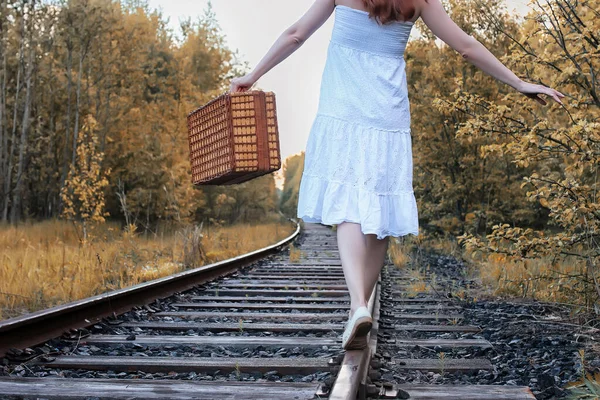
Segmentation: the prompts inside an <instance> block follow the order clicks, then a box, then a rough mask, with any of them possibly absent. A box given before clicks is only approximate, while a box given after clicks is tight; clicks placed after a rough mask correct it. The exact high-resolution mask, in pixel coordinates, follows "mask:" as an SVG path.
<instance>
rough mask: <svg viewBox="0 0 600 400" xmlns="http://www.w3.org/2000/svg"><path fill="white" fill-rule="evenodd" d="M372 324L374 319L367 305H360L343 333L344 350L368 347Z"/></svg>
mask: <svg viewBox="0 0 600 400" xmlns="http://www.w3.org/2000/svg"><path fill="white" fill-rule="evenodd" d="M372 326H373V319H372V317H371V313H370V312H369V310H368V309H367V307H364V306H361V307H358V308H357V309H356V311H355V312H354V313H353V315H352V317H351V318H350V319H349V320H348V322H347V324H346V329H345V330H344V334H343V335H342V347H343V348H344V350H362V349H364V348H365V347H367V335H368V334H369V332H370V331H371V327H372Z"/></svg>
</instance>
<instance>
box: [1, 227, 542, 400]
mask: <svg viewBox="0 0 600 400" xmlns="http://www.w3.org/2000/svg"><path fill="white" fill-rule="evenodd" d="M293 241H295V245H296V246H295V247H296V249H297V250H294V253H293V254H291V253H290V249H289V247H288V245H289V244H290V243H291V242H293ZM298 250H299V251H300V254H296V252H297V251H298ZM386 268H387V267H386ZM385 271H386V273H387V271H388V269H386V270H385ZM394 273H395V274H396V276H394V280H395V282H396V284H392V285H390V284H389V282H388V280H387V275H386V274H384V275H386V276H384V277H385V278H386V281H385V282H384V281H381V280H380V282H379V283H378V285H377V286H376V288H375V290H374V292H373V293H372V295H371V298H370V299H369V308H370V309H371V312H372V314H373V317H374V326H373V329H372V331H371V334H370V337H369V346H368V347H367V348H366V349H365V350H361V351H348V352H344V351H343V350H342V348H341V334H342V332H343V329H344V323H345V322H346V320H347V316H348V308H349V297H348V293H347V289H346V285H345V281H344V276H343V271H342V267H341V264H340V261H339V253H338V250H337V240H336V236H335V232H333V231H331V230H330V229H329V228H328V227H326V226H323V225H317V224H306V226H305V230H304V231H303V232H302V235H300V232H299V227H298V229H297V230H296V232H295V233H294V234H293V235H291V236H290V237H288V238H286V239H284V240H282V241H281V242H279V243H277V244H275V245H273V246H270V247H268V248H265V249H261V250H258V251H256V252H253V253H250V254H249V255H245V256H241V257H237V258H236V259H232V260H227V261H223V262H220V263H216V264H212V265H209V266H206V267H202V268H198V269H196V270H191V271H186V272H184V273H180V274H176V275H174V276H171V277H167V278H162V279H158V280H156V281H152V282H147V283H144V284H141V285H137V286H134V287H132V288H128V289H123V290H119V291H115V292H111V293H107V294H104V295H101V296H96V297H94V298H90V299H85V300H81V301H77V302H73V303H70V304H67V305H64V306H60V307H55V308H53V309H49V310H44V311H40V312H36V313H31V314H29V315H27V316H24V317H20V318H14V319H11V320H6V321H0V356H2V357H3V358H2V359H0V362H1V363H0V366H2V369H1V370H0V371H4V372H2V373H1V374H0V375H3V376H0V399H29V398H43V399H262V400H269V399H324V398H329V399H336V400H337V399H355V398H357V397H358V398H367V397H368V398H372V399H389V398H411V399H459V398H460V399H461V400H468V399H533V398H534V397H533V395H531V392H529V391H528V388H527V387H514V386H513V387H507V386H500V385H409V384H407V385H379V386H377V385H375V384H373V381H372V380H371V378H373V379H374V381H377V379H376V378H377V376H379V375H380V372H379V370H380V369H382V368H384V366H385V363H386V362H388V361H391V360H386V359H385V357H382V355H380V354H378V353H377V340H378V338H379V339H381V340H384V341H389V340H394V341H395V343H396V344H401V345H404V346H406V347H407V348H411V347H414V346H430V345H431V346H446V347H450V348H453V347H464V346H483V347H485V346H487V344H486V343H484V341H482V340H463V341H460V340H458V339H453V340H448V339H443V338H441V337H440V336H442V337H443V335H445V334H446V333H447V332H448V331H454V332H477V331H479V327H474V326H467V325H461V324H452V326H451V324H445V323H441V324H439V323H438V322H439V321H440V320H441V321H446V318H445V317H449V318H451V317H457V314H458V313H459V312H460V310H459V309H457V308H456V306H452V305H449V304H447V301H446V300H444V299H440V297H437V296H433V295H431V294H422V295H419V296H417V297H406V296H398V298H395V299H394V302H396V303H401V304H402V313H401V316H402V317H403V318H405V320H406V324H404V325H402V326H392V329H391V331H392V332H399V334H398V335H395V334H394V333H390V326H389V322H388V321H387V320H386V317H388V316H389V312H390V311H389V310H388V308H389V309H390V310H394V309H396V308H397V304H396V305H395V306H394V305H392V304H390V303H389V301H388V302H385V303H381V302H380V301H379V299H380V294H381V292H382V288H384V289H385V291H386V293H387V294H389V293H393V291H394V290H396V291H400V292H401V291H402V289H403V284H402V280H403V279H406V280H408V279H409V277H407V276H402V274H403V272H402V271H400V270H398V269H397V268H396V269H395V270H394ZM388 275H389V274H388ZM382 285H383V286H382ZM394 285H397V286H394ZM433 309H435V310H436V315H437V317H436V318H435V319H434V318H433V317H432V310H433ZM440 313H441V315H442V317H444V318H443V319H440ZM446 314H447V315H446ZM394 315H395V316H397V315H396V314H394ZM380 316H381V318H380ZM380 321H381V322H382V323H383V325H381V326H380V325H379V322H380ZM410 331H418V332H426V333H427V335H428V337H427V338H424V337H411V335H410V334H406V333H407V332H410ZM393 362H394V363H404V364H405V365H406V370H407V371H408V372H409V371H412V370H419V371H436V370H437V369H439V363H433V362H431V361H428V360H426V359H423V360H419V359H418V358H416V357H411V358H406V359H402V358H396V359H394V360H393ZM461 366H462V370H461ZM489 366H490V364H489V361H488V360H487V359H485V358H482V359H471V360H466V361H464V362H463V364H461V365H458V364H457V365H454V364H452V365H450V364H447V365H446V366H445V368H455V369H456V371H458V372H460V371H464V372H465V373H466V372H468V371H477V370H478V369H480V368H483V369H486V368H489ZM407 396H410V397H407Z"/></svg>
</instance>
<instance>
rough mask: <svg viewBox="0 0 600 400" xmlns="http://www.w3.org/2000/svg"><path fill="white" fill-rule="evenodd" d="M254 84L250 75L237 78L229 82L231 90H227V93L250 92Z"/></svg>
mask: <svg viewBox="0 0 600 400" xmlns="http://www.w3.org/2000/svg"><path fill="white" fill-rule="evenodd" d="M255 82H256V80H255V79H254V78H253V77H252V75H250V74H247V75H244V76H242V77H238V78H233V79H232V80H231V88H230V89H229V92H230V93H234V92H245V91H248V90H250V88H251V87H252V85H254V83H255Z"/></svg>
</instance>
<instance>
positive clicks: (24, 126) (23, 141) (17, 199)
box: [10, 0, 35, 224]
mask: <svg viewBox="0 0 600 400" xmlns="http://www.w3.org/2000/svg"><path fill="white" fill-rule="evenodd" d="M34 10H35V0H33V1H32V2H31V6H30V9H29V14H30V15H29V19H30V26H29V46H28V47H29V50H28V52H27V74H26V75H25V79H26V90H25V108H24V110H23V121H22V123H21V138H20V142H19V163H18V164H17V182H16V183H15V191H14V196H13V204H12V205H11V208H10V221H11V223H13V224H14V223H16V222H17V220H19V217H20V214H21V188H22V185H23V173H24V171H25V148H26V146H27V137H28V135H29V125H30V122H31V118H30V111H31V81H32V78H33V70H34V62H33V47H34V43H33V23H32V20H33V18H34V13H33V11H34Z"/></svg>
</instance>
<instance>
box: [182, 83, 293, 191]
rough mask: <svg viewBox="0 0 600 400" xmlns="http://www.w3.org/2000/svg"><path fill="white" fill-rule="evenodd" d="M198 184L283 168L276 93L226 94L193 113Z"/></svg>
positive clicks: (191, 138)
mask: <svg viewBox="0 0 600 400" xmlns="http://www.w3.org/2000/svg"><path fill="white" fill-rule="evenodd" d="M187 124H188V138H189V145H190V163H191V168H192V183H193V184H195V185H231V184H235V183H242V182H245V181H248V180H250V179H253V178H256V177H259V176H261V175H265V174H268V173H270V172H274V171H277V170H279V169H280V168H281V155H280V148H279V130H278V126H277V109H276V106H275V93H273V92H264V91H262V90H250V91H246V92H233V93H229V92H227V93H224V94H222V95H220V96H219V97H217V98H215V99H213V100H211V101H210V102H208V103H207V104H205V105H204V106H202V107H200V108H198V109H197V110H195V111H192V112H191V113H189V114H188V117H187Z"/></svg>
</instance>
